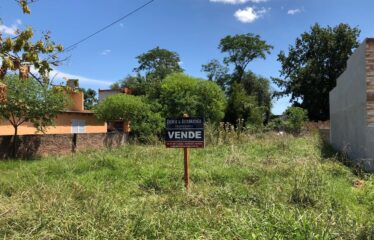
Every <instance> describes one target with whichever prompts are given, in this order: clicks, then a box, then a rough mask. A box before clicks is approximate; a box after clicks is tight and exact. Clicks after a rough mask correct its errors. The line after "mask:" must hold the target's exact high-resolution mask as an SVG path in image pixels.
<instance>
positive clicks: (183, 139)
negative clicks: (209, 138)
mask: <svg viewBox="0 0 374 240" xmlns="http://www.w3.org/2000/svg"><path fill="white" fill-rule="evenodd" d="M165 144H166V147H168V148H203V147H204V145H205V144H204V119H203V118H192V117H191V118H190V117H187V118H167V119H166V136H165Z"/></svg>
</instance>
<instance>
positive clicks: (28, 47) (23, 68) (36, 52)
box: [0, 0, 63, 84]
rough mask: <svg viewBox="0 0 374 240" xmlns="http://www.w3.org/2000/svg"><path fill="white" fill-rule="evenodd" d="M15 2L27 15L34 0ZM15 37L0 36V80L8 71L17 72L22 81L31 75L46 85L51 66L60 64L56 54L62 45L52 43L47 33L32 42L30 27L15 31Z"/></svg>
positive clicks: (32, 33) (32, 35)
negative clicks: (32, 70) (34, 71)
mask: <svg viewBox="0 0 374 240" xmlns="http://www.w3.org/2000/svg"><path fill="white" fill-rule="evenodd" d="M17 2H18V3H19V4H20V5H21V7H22V9H23V12H24V13H26V14H29V13H30V9H29V7H28V4H29V3H32V2H34V0H29V1H28V0H17ZM15 35H16V36H14V37H13V36H6V37H5V38H4V37H3V36H2V34H0V59H1V67H0V80H2V79H4V77H5V75H6V74H7V72H8V70H12V71H15V70H18V71H19V72H20V77H21V78H23V79H27V78H28V76H29V74H31V76H32V77H34V78H35V79H36V80H38V81H39V82H40V83H41V84H48V83H49V73H50V71H52V68H51V66H58V65H60V64H61V62H62V61H61V60H59V56H58V53H61V52H62V51H63V47H62V45H59V44H56V43H55V42H53V41H52V40H51V37H50V33H49V32H46V33H44V34H43V36H42V38H41V39H39V40H37V41H36V42H33V37H34V32H33V30H32V28H31V27H28V28H26V29H25V30H23V31H21V30H17V31H16V33H15ZM30 66H32V67H33V68H34V69H35V70H36V72H38V75H36V74H35V73H32V72H30V69H29V67H30Z"/></svg>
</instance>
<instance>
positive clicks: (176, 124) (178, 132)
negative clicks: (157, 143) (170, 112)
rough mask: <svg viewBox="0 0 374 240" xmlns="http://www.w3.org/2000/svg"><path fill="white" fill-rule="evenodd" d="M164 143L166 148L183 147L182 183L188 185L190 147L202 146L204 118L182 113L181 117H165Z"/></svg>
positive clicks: (187, 187) (187, 186) (187, 188)
mask: <svg viewBox="0 0 374 240" xmlns="http://www.w3.org/2000/svg"><path fill="white" fill-rule="evenodd" d="M165 145H166V147H167V148H183V152H184V185H185V187H186V190H187V191H188V190H189V187H190V169H189V164H190V149H189V148H204V146H205V141H204V119H203V118H191V117H189V116H188V114H183V117H181V118H167V119H166V136H165Z"/></svg>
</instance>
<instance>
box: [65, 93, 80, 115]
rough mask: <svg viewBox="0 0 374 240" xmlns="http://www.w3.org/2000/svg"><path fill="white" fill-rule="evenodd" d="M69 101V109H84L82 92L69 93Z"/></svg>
mask: <svg viewBox="0 0 374 240" xmlns="http://www.w3.org/2000/svg"><path fill="white" fill-rule="evenodd" d="M69 95H70V99H71V103H70V105H69V107H68V109H69V110H71V111H84V94H83V92H76V93H70V94H69Z"/></svg>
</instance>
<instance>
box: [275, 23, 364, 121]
mask: <svg viewBox="0 0 374 240" xmlns="http://www.w3.org/2000/svg"><path fill="white" fill-rule="evenodd" d="M359 34H360V30H359V29H358V28H356V27H355V28H352V27H350V26H349V25H347V24H339V25H338V26H336V27H330V26H327V27H325V28H324V27H321V26H320V25H318V24H315V25H314V26H312V27H311V29H310V31H309V32H304V33H303V34H301V36H300V37H299V38H297V39H296V42H295V45H294V46H290V48H289V52H288V55H286V54H285V53H284V52H283V51H282V52H280V53H279V55H278V61H279V62H280V63H281V64H282V70H281V71H280V73H281V77H283V78H284V79H277V78H273V81H274V83H275V84H277V85H278V87H280V89H281V90H280V91H278V92H276V96H285V95H291V100H290V101H291V102H292V103H293V104H294V105H295V106H300V107H302V108H304V109H307V110H308V115H309V118H310V119H311V120H322V121H324V120H327V119H329V92H330V91H331V90H332V89H333V88H334V87H335V86H336V80H337V78H338V77H339V76H340V75H341V74H342V73H343V72H344V70H345V68H346V63H347V60H348V58H349V56H350V55H351V54H352V53H353V49H354V48H357V47H358V45H359V43H358V36H359Z"/></svg>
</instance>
